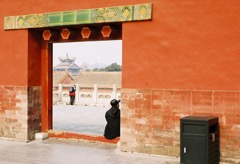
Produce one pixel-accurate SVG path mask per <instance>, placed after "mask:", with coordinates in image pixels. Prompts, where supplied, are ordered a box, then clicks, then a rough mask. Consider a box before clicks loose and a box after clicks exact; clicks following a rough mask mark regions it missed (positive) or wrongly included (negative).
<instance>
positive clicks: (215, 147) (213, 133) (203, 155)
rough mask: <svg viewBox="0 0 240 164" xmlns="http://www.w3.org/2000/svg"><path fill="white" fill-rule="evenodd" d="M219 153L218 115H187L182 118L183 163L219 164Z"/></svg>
mask: <svg viewBox="0 0 240 164" xmlns="http://www.w3.org/2000/svg"><path fill="white" fill-rule="evenodd" d="M219 154H220V151H219V125H218V118H217V117H213V116H187V117H183V118H181V120H180V159H181V164H218V163H219V159H220V158H219Z"/></svg>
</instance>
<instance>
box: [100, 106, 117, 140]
mask: <svg viewBox="0 0 240 164" xmlns="http://www.w3.org/2000/svg"><path fill="white" fill-rule="evenodd" d="M105 118H106V121H107V125H106V127H105V130H104V137H105V138H107V139H114V138H116V137H119V136H120V109H119V108H118V107H115V106H113V107H112V108H110V109H109V110H108V111H107V112H106V114H105Z"/></svg>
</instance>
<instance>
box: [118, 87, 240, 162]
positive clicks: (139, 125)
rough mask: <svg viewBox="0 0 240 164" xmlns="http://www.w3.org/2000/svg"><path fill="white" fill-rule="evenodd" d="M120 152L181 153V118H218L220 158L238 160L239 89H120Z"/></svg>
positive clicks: (172, 154)
mask: <svg viewBox="0 0 240 164" xmlns="http://www.w3.org/2000/svg"><path fill="white" fill-rule="evenodd" d="M121 105H122V106H121V111H122V113H121V117H122V119H121V140H120V141H121V146H120V149H121V150H122V151H129V152H139V153H150V154H159V155H167V156H175V157H179V156H180V119H181V118H182V117H184V116H188V115H200V116H205V115H213V116H216V117H218V118H219V126H220V158H221V161H226V162H231V163H237V161H238V162H239V160H240V152H239V150H240V92H234V91H213V90H212V91H210V90H208V91H200V90H199V91H198V90H191V91H187V90H157V89H156V90H154V89H151V90H150V89H149V90H148V89H122V104H121Z"/></svg>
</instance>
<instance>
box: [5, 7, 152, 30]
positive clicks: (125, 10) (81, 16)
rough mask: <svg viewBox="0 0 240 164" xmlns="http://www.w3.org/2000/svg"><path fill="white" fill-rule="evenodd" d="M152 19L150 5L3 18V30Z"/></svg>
mask: <svg viewBox="0 0 240 164" xmlns="http://www.w3.org/2000/svg"><path fill="white" fill-rule="evenodd" d="M151 19H152V4H151V3H148V4H137V5H127V6H114V7H107V8H95V9H86V10H72V11H61V12H52V13H42V14H30V15H20V16H8V17H4V29H5V30H13V29H28V28H44V27H55V26H66V25H80V24H92V23H108V22H126V21H139V20H151Z"/></svg>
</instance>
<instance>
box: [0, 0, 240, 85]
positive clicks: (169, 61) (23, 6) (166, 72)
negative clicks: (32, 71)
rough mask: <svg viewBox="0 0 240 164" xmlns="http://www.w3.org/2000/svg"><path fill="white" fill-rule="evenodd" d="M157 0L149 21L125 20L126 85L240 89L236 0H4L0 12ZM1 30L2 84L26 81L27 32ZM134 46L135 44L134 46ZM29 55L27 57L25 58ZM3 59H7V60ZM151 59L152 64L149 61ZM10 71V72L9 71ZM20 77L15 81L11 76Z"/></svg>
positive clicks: (34, 10)
mask: <svg viewBox="0 0 240 164" xmlns="http://www.w3.org/2000/svg"><path fill="white" fill-rule="evenodd" d="M136 3H153V17H152V20H151V21H143V22H137V23H132V22H130V23H124V24H123V61H128V62H123V69H124V73H123V87H125V88H179V89H219V90H225V89H227V90H228V89H229V90H236V89H239V88H240V85H238V83H239V81H240V76H239V75H240V73H239V71H238V69H239V68H240V64H239V62H238V59H239V58H240V57H239V54H238V53H239V52H240V46H239V44H240V43H239V38H240V37H239V35H240V28H239V27H240V23H239V21H238V20H239V17H240V16H239V15H240V10H238V6H239V5H240V2H239V1H238V0H231V1H226V0H218V1H210V0H209V1H201V0H195V1H188V0H185V1H178V0H174V1H173V0H171V1H170V0H164V1H158V0H153V1H146V0H145V1H143V0H138V1H137V2H136V1H135V0H128V1H117V2H113V1H108V0H104V1H98V2H97V3H96V2H94V1H87V0H83V1H81V3H76V4H75V3H70V2H69V0H61V1H54V0H53V1H48V2H46V1H44V0H42V1H33V2H27V3H26V1H24V0H19V1H17V2H14V3H8V1H6V0H4V1H3V2H2V4H1V8H2V10H1V11H0V15H1V17H2V18H3V17H4V16H10V15H22V14H32V13H44V12H54V11H63V10H76V9H84V8H97V7H107V6H118V5H127V4H136ZM0 29H1V31H0V34H1V37H2V40H3V41H4V42H2V43H0V47H4V49H3V48H1V49H0V52H1V54H4V56H1V57H0V59H1V61H0V64H1V68H2V69H1V72H0V73H1V75H2V78H1V79H0V84H14V85H26V84H27V79H26V78H27V77H28V76H27V72H25V71H21V72H19V71H17V72H18V73H16V70H26V69H22V68H24V67H25V68H26V67H27V66H26V64H27V60H26V58H25V57H26V55H27V48H28V47H27V45H26V44H25V43H26V40H27V32H26V31H24V30H23V31H21V30H17V31H11V32H8V31H4V30H3V21H2V22H1V24H0ZM133 47H135V48H133ZM24 56H25V57H24ZM5 61H9V63H8V62H5ZM149 63H151V64H149ZM10 65H14V66H15V67H10ZM6 70H8V71H6ZM13 77H14V79H15V78H18V79H19V80H17V81H13V80H12V78H13Z"/></svg>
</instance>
